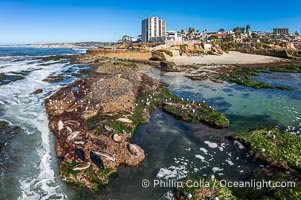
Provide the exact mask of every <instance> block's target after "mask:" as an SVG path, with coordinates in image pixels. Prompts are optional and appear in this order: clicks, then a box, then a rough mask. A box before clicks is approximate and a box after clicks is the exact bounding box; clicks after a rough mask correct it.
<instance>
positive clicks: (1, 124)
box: [0, 121, 8, 129]
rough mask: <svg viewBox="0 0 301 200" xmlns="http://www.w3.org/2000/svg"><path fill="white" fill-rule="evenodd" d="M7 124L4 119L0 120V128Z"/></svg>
mask: <svg viewBox="0 0 301 200" xmlns="http://www.w3.org/2000/svg"><path fill="white" fill-rule="evenodd" d="M7 124H8V123H7V122H5V121H0V129H2V128H4V127H5V126H6V125H7Z"/></svg>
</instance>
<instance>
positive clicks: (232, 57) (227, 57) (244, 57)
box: [168, 51, 288, 65]
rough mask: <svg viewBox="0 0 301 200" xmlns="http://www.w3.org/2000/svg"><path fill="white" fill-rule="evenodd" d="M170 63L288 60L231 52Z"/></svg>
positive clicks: (250, 62)
mask: <svg viewBox="0 0 301 200" xmlns="http://www.w3.org/2000/svg"><path fill="white" fill-rule="evenodd" d="M168 61H170V62H174V63H175V64H176V65H193V64H206V65H214V64H255V63H271V62H283V61H288V59H283V58H277V57H271V56H263V55H256V54H247V53H240V52H236V51H230V52H229V53H224V54H223V55H220V56H217V55H204V56H184V55H183V56H173V57H170V58H168Z"/></svg>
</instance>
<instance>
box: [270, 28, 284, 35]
mask: <svg viewBox="0 0 301 200" xmlns="http://www.w3.org/2000/svg"><path fill="white" fill-rule="evenodd" d="M273 33H274V34H276V35H288V28H273Z"/></svg>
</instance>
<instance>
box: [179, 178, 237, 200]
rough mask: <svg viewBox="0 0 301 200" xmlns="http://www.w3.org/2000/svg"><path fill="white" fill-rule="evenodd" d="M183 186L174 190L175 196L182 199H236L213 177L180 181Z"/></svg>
mask: <svg viewBox="0 0 301 200" xmlns="http://www.w3.org/2000/svg"><path fill="white" fill-rule="evenodd" d="M181 186H183V187H179V188H178V189H177V190H176V192H175V198H176V199H178V200H182V199H231V200H235V199H237V198H236V197H235V196H234V195H233V194H232V191H231V190H230V189H229V188H227V187H222V186H223V184H221V182H220V181H219V180H217V179H215V178H204V177H201V178H196V179H193V180H184V181H182V185H181Z"/></svg>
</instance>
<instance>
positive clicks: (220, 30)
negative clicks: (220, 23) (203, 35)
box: [217, 28, 225, 33]
mask: <svg viewBox="0 0 301 200" xmlns="http://www.w3.org/2000/svg"><path fill="white" fill-rule="evenodd" d="M217 31H218V32H222V33H224V32H225V29H224V28H220V29H218V30H217Z"/></svg>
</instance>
